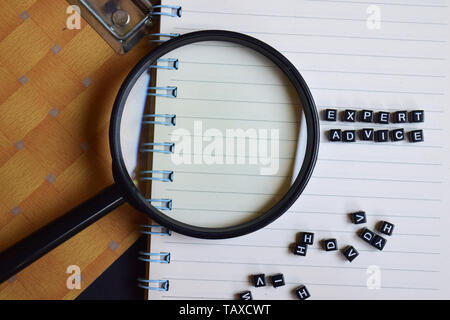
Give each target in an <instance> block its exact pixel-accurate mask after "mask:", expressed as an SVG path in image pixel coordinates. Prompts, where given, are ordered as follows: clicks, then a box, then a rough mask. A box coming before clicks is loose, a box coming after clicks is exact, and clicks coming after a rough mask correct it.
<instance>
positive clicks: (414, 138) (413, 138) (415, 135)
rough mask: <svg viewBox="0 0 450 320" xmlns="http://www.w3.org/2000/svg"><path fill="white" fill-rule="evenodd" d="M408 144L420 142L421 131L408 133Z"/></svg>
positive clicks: (421, 138) (421, 137)
mask: <svg viewBox="0 0 450 320" xmlns="http://www.w3.org/2000/svg"><path fill="white" fill-rule="evenodd" d="M409 141H410V142H422V141H423V130H413V131H410V132H409Z"/></svg>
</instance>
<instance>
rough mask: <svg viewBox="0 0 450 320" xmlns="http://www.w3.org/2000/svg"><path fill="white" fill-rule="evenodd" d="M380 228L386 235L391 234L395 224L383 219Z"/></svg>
mask: <svg viewBox="0 0 450 320" xmlns="http://www.w3.org/2000/svg"><path fill="white" fill-rule="evenodd" d="M378 230H379V231H380V232H381V233H384V234H385V235H388V236H391V235H392V232H393V231H394V225H393V224H392V223H389V222H387V221H381V222H380V224H379V227H378Z"/></svg>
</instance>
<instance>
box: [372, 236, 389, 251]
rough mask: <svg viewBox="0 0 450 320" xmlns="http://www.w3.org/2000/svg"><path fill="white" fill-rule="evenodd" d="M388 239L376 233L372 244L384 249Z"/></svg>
mask: <svg viewBox="0 0 450 320" xmlns="http://www.w3.org/2000/svg"><path fill="white" fill-rule="evenodd" d="M386 242H387V240H386V239H385V238H383V237H380V236H379V235H375V237H374V238H373V240H372V243H371V244H372V245H373V246H374V247H375V248H377V249H378V250H380V251H381V250H383V248H384V246H385V245H386Z"/></svg>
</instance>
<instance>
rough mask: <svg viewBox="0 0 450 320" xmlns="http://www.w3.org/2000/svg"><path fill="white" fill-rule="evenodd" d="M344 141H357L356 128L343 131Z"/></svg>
mask: <svg viewBox="0 0 450 320" xmlns="http://www.w3.org/2000/svg"><path fill="white" fill-rule="evenodd" d="M342 141H344V142H355V141H356V132H355V130H347V131H343V132H342Z"/></svg>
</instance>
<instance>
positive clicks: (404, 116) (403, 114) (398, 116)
mask: <svg viewBox="0 0 450 320" xmlns="http://www.w3.org/2000/svg"><path fill="white" fill-rule="evenodd" d="M406 121H408V111H397V112H395V113H394V123H406Z"/></svg>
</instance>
